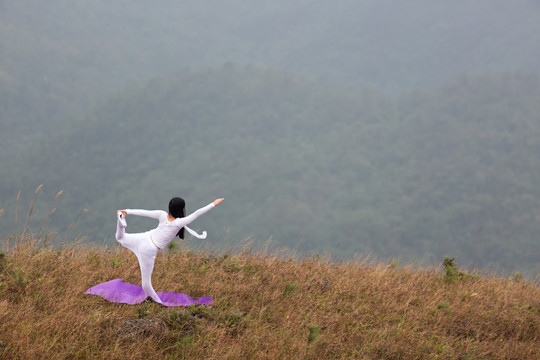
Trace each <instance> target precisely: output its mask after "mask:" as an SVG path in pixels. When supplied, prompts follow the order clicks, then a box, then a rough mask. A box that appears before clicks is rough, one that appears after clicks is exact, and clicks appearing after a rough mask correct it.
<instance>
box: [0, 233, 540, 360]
mask: <svg viewBox="0 0 540 360" xmlns="http://www.w3.org/2000/svg"><path fill="white" fill-rule="evenodd" d="M11 241H12V243H11V247H9V248H6V247H4V250H3V251H2V252H1V253H0V357H1V358H2V359H36V358H47V359H51V360H52V359H86V358H92V359H145V358H165V359H167V358H169V359H178V358H189V359H200V358H208V359H218V358H230V359H240V358H248V359H249V358H257V359H261V358H262V359H264V358H266V359H280V358H281V359H323V358H325V359H329V358H340V359H347V358H350V359H353V358H354V359H524V360H525V359H527V360H528V359H536V358H538V357H539V356H540V351H539V348H538V342H539V340H540V302H539V299H540V288H539V287H538V285H537V284H535V283H530V282H527V281H524V280H523V279H521V278H520V277H514V278H512V279H502V278H498V277H495V276H491V275H478V274H466V273H463V272H460V271H459V269H457V267H456V266H455V264H454V262H453V261H452V260H451V259H447V261H446V270H444V269H442V268H438V269H437V268H433V269H412V268H410V267H402V266H398V265H396V264H390V265H387V264H381V263H369V261H367V260H366V259H357V260H356V261H352V262H348V263H332V262H328V261H325V260H324V259H322V258H311V259H305V260H302V261H297V260H294V259H293V258H291V257H289V256H288V255H281V256H275V255H272V254H264V255H263V254H259V253H251V252H249V251H243V252H238V253H234V252H230V253H227V254H214V253H208V252H206V253H204V252H192V251H189V250H187V249H181V250H178V249H177V250H176V251H173V252H168V253H161V254H160V255H159V256H158V258H157V261H156V268H155V270H154V276H153V284H154V287H155V288H156V289H157V290H164V291H177V292H186V293H188V294H191V295H192V296H194V297H199V296H213V297H214V304H213V305H212V306H210V307H208V308H206V307H190V308H165V307H162V306H160V305H157V304H155V303H152V302H146V303H143V304H141V305H138V306H128V305H119V304H112V303H109V302H106V301H105V300H103V299H101V298H99V297H96V296H87V295H83V292H84V291H85V290H86V289H87V288H88V287H91V286H93V285H95V284H97V283H99V282H103V281H107V280H111V279H114V278H122V279H124V280H125V281H126V282H131V283H138V282H139V269H138V264H137V262H136V259H135V257H134V255H133V254H131V253H130V252H129V251H127V250H125V249H120V248H117V247H115V248H111V249H108V250H107V249H93V248H86V247H84V246H82V245H78V244H73V245H71V246H68V247H65V248H62V249H53V248H47V247H43V246H41V245H42V243H41V242H40V241H39V240H38V239H32V238H31V237H29V236H26V237H23V238H20V237H19V238H18V239H11ZM135 319H157V320H152V321H153V323H157V324H161V325H160V326H162V328H161V330H160V331H159V332H157V333H156V334H154V335H149V334H150V333H148V332H147V333H146V335H145V334H144V333H143V334H140V335H139V337H136V335H132V337H129V336H127V337H126V336H123V332H122V331H123V330H122V329H124V326H125V325H126V324H129V323H126V321H128V320H135Z"/></svg>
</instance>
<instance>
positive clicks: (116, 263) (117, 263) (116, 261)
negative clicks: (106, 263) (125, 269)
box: [112, 257, 122, 268]
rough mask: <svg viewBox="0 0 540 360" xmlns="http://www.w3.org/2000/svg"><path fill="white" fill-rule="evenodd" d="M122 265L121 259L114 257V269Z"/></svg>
mask: <svg viewBox="0 0 540 360" xmlns="http://www.w3.org/2000/svg"><path fill="white" fill-rule="evenodd" d="M121 263H122V259H120V258H117V257H114V258H113V259H112V267H113V268H116V267H119V266H120V264H121Z"/></svg>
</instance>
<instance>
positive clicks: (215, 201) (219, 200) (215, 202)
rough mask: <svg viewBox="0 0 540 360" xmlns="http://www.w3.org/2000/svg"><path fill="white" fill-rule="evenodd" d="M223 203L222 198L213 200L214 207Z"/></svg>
mask: <svg viewBox="0 0 540 360" xmlns="http://www.w3.org/2000/svg"><path fill="white" fill-rule="evenodd" d="M222 201H223V198H219V199H216V200H214V206H218V205H219V204H220V203H221V202H222Z"/></svg>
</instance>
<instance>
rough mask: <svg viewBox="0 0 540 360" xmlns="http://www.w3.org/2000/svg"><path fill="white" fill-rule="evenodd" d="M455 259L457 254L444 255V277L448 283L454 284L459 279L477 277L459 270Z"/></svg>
mask: <svg viewBox="0 0 540 360" xmlns="http://www.w3.org/2000/svg"><path fill="white" fill-rule="evenodd" d="M455 260H456V257H455V256H454V257H451V258H449V257H448V256H445V257H444V260H443V263H442V264H443V266H444V279H445V281H446V282H447V283H450V284H453V283H455V282H456V281H458V280H459V279H472V278H475V277H476V276H474V275H471V274H468V273H466V272H465V271H461V270H458V268H457V264H456V263H455V262H454V261H455Z"/></svg>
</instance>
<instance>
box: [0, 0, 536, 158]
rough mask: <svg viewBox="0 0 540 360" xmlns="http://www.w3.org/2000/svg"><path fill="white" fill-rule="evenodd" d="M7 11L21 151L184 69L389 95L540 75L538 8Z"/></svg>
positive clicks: (404, 5) (256, 6)
mask: <svg viewBox="0 0 540 360" xmlns="http://www.w3.org/2000/svg"><path fill="white" fill-rule="evenodd" d="M0 5H1V8H0V53H1V54H2V56H1V57H0V95H1V98H0V101H1V103H0V108H1V110H0V111H1V113H0V116H1V121H2V125H3V126H5V127H6V128H8V129H9V132H8V131H2V135H1V136H0V142H1V143H2V144H3V146H6V148H7V149H15V150H17V149H19V147H20V146H21V141H18V139H24V143H26V142H32V141H35V140H36V138H37V137H40V136H42V135H43V136H45V137H47V136H48V135H47V134H48V133H49V131H50V129H51V128H55V130H56V129H62V128H63V127H65V126H66V124H69V123H71V122H73V121H82V120H81V119H82V118H84V114H86V113H87V112H88V111H89V110H91V109H93V108H94V107H95V106H96V104H97V103H100V102H103V101H106V100H107V98H108V97H109V96H111V95H113V94H115V93H117V92H119V91H122V89H124V88H126V87H132V86H134V85H137V84H144V83H146V82H147V81H149V80H151V79H152V78H154V77H156V76H168V75H169V74H171V73H174V72H176V71H181V70H182V69H186V68H191V69H195V70H199V69H204V68H213V67H216V66H217V67H221V66H222V65H223V64H225V63H227V62H231V63H236V64H240V66H244V65H255V66H263V67H268V66H270V67H277V68H282V69H284V70H286V71H288V72H294V73H301V74H303V75H305V76H310V77H315V78H316V77H318V76H325V77H328V78H329V79H333V80H336V81H342V82H346V83H349V84H352V85H355V86H358V87H360V88H364V87H372V88H375V89H376V90H378V91H383V92H387V93H394V94H401V93H404V92H408V91H411V90H413V89H423V88H426V87H432V86H436V85H442V84H443V83H446V82H448V81H452V80H453V79H454V78H455V77H456V76H461V75H478V74H480V75H482V74H494V73H503V72H514V71H522V72H525V73H535V74H538V73H539V70H540V68H539V62H538V59H539V58H540V47H539V46H538V44H539V43H540V7H539V5H538V2H537V1H534V0H528V1H517V2H515V1H514V2H508V1H502V0H498V1H487V0H483V1H474V2H471V1H466V0H459V1H438V2H433V1H429V0H415V1H408V2H402V1H395V0H384V1H380V0H362V1H359V0H345V1H339V2H327V1H321V0H295V1H262V2H261V1H258V2H256V3H254V2H252V1H248V0H232V1H227V2H222V1H205V2H201V1H194V0H184V1H172V0H165V1H161V2H160V3H159V4H155V3H148V2H144V1H114V2H110V1H105V0H96V1H77V2H73V1H66V0H50V1H47V2H36V1H30V0H16V1H15V0H3V1H1V2H0ZM3 153H5V152H3ZM0 159H1V158H0Z"/></svg>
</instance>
